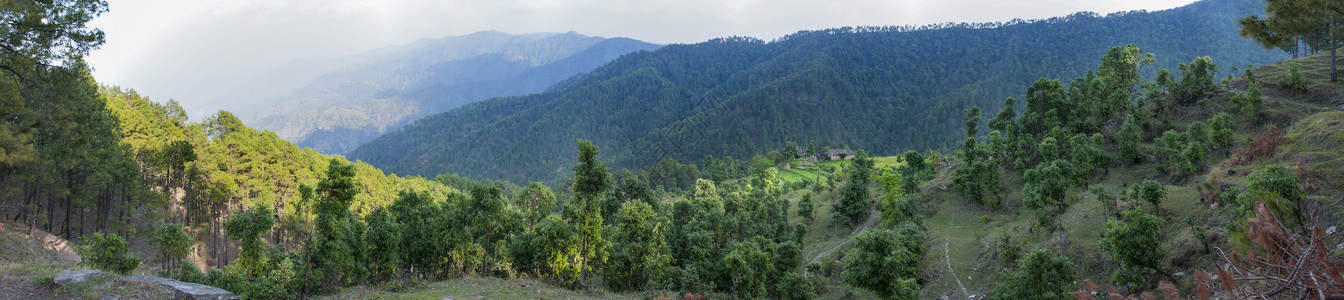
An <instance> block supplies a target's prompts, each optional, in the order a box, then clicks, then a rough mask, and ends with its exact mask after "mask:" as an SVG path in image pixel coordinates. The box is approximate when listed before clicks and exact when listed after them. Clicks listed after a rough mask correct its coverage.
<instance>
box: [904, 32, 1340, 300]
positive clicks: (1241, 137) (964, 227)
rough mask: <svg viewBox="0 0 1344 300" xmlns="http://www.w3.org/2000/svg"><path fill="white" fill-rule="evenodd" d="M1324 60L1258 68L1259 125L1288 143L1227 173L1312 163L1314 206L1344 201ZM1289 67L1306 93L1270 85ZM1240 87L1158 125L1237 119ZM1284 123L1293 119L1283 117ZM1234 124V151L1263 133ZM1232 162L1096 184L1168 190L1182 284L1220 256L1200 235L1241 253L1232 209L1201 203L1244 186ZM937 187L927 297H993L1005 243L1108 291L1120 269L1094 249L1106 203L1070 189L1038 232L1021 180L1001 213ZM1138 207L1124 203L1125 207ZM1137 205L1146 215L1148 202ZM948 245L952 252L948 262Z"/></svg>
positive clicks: (1166, 213) (1143, 166) (1169, 240)
mask: <svg viewBox="0 0 1344 300" xmlns="http://www.w3.org/2000/svg"><path fill="white" fill-rule="evenodd" d="M1326 55H1328V54H1326ZM1326 58H1328V56H1323V55H1315V56H1310V57H1306V58H1301V59H1295V60H1290V61H1285V62H1281V63H1279V64H1275V65H1270V66H1264V67H1261V68H1258V69H1256V70H1255V71H1256V74H1257V75H1258V76H1259V77H1260V81H1261V82H1262V83H1264V85H1265V87H1266V109H1265V112H1264V113H1262V114H1261V118H1262V119H1267V120H1270V121H1269V123H1279V124H1276V125H1277V126H1280V127H1283V128H1284V131H1285V142H1286V145H1284V146H1281V147H1279V150H1278V154H1277V155H1276V156H1274V157H1273V158H1271V159H1266V160H1261V161H1257V162H1253V163H1250V164H1247V165H1243V166H1235V167H1229V168H1230V169H1233V170H1234V171H1242V172H1244V171H1246V170H1260V169H1263V168H1264V166H1266V165H1268V164H1271V163H1290V162H1295V161H1298V160H1299V158H1301V159H1302V160H1303V161H1304V162H1305V164H1306V165H1309V166H1312V167H1313V168H1314V169H1315V170H1317V173H1318V176H1316V179H1314V180H1316V181H1317V182H1320V183H1321V184H1322V188H1321V189H1319V190H1316V191H1309V192H1308V193H1307V194H1308V197H1307V198H1308V199H1313V200H1317V201H1333V199H1338V198H1340V197H1341V195H1344V192H1341V191H1342V190H1344V155H1341V154H1342V153H1341V152H1342V151H1344V150H1341V149H1340V148H1339V145H1344V112H1340V111H1339V110H1340V108H1339V107H1338V106H1339V105H1340V103H1338V101H1339V100H1336V99H1340V97H1339V95H1340V94H1341V92H1344V85H1340V84H1330V83H1328V82H1327V81H1328V78H1329V77H1328V76H1327V75H1326V74H1327V73H1326V72H1328V68H1323V67H1321V66H1322V65H1325V64H1328V59H1326ZM1288 63H1301V64H1303V67H1302V71H1303V74H1304V77H1305V78H1306V79H1307V80H1308V82H1309V84H1308V86H1309V89H1310V91H1309V92H1308V93H1298V92H1294V91H1289V90H1286V89H1280V88H1279V87H1278V86H1277V85H1276V84H1274V82H1277V79H1278V76H1282V75H1285V74H1287V69H1288V68H1287V64H1288ZM1326 66H1328V65H1326ZM1244 87H1245V83H1244V82H1240V79H1237V80H1234V82H1233V85H1232V88H1231V90H1232V91H1223V92H1220V93H1219V94H1218V95H1214V97H1213V100H1212V101H1211V105H1210V107H1209V108H1207V109H1204V108H1199V107H1187V108H1184V109H1182V110H1180V111H1178V112H1176V113H1174V114H1173V119H1172V121H1171V123H1170V124H1171V125H1158V126H1159V128H1162V127H1163V126H1169V127H1175V128H1178V130H1183V127H1184V126H1185V124H1188V123H1189V122H1192V121H1195V120H1204V119H1206V118H1208V117H1210V116H1212V115H1213V114H1215V113H1216V112H1220V111H1221V112H1229V113H1230V114H1234V113H1231V112H1230V111H1231V110H1232V106H1231V104H1230V103H1227V99H1228V97H1230V96H1231V95H1232V94H1233V92H1235V91H1239V90H1241V89H1244ZM1234 115H1235V114H1234ZM1282 115H1287V116H1290V117H1288V118H1282V117H1280V116H1282ZM1302 116H1306V117H1305V118H1302V119H1300V120H1298V121H1296V122H1294V119H1296V118H1299V117H1302ZM1238 122H1239V123H1238V125H1239V127H1240V128H1238V131H1237V133H1236V134H1235V136H1234V138H1233V140H1234V141H1237V144H1240V143H1244V142H1245V141H1246V139H1247V137H1248V136H1249V135H1250V133H1252V132H1255V131H1259V130H1260V128H1261V127H1260V126H1258V124H1246V122H1245V121H1242V120H1240V119H1239V121H1238ZM1150 130H1151V129H1150ZM1161 130H1165V128H1162V129H1161ZM1151 134H1152V132H1151V131H1150V135H1151ZM1229 157H1230V155H1229V152H1228V151H1226V150H1214V151H1213V154H1212V155H1211V158H1210V160H1209V161H1208V163H1207V166H1208V167H1207V168H1206V171H1207V172H1206V173H1204V174H1199V175H1193V176H1188V177H1181V178H1172V177H1169V176H1166V175H1163V174H1161V173H1158V172H1157V171H1155V170H1154V169H1153V167H1154V166H1153V164H1151V163H1140V164H1137V165H1123V164H1119V165H1114V166H1112V167H1111V169H1110V170H1108V172H1106V173H1105V174H1094V175H1095V176H1094V177H1092V180H1091V181H1090V182H1091V183H1093V184H1099V185H1102V186H1105V187H1106V188H1108V189H1109V190H1111V191H1113V192H1117V193H1119V192H1121V191H1124V190H1125V189H1126V187H1127V185H1128V184H1132V183H1138V182H1140V181H1143V180H1145V179H1154V180H1158V181H1160V182H1162V183H1163V184H1164V185H1166V190H1167V193H1168V195H1167V198H1166V200H1165V201H1164V202H1163V203H1162V205H1161V212H1162V213H1161V216H1162V217H1163V218H1164V219H1166V220H1167V227H1166V232H1164V233H1163V236H1164V237H1166V240H1165V241H1164V244H1163V245H1161V246H1162V247H1163V248H1164V249H1166V250H1167V251H1168V253H1169V257H1168V259H1167V264H1168V266H1171V268H1172V269H1173V271H1174V272H1178V273H1177V274H1180V272H1184V273H1185V274H1187V275H1185V276H1179V275H1178V276H1177V277H1178V280H1180V281H1188V280H1190V279H1189V278H1188V277H1189V276H1188V274H1190V273H1191V271H1193V270H1194V269H1196V268H1207V266H1209V265H1213V264H1216V263H1218V262H1217V260H1216V259H1215V257H1213V256H1212V255H1208V254H1206V253H1204V252H1203V249H1202V245H1200V244H1199V242H1198V240H1197V239H1196V238H1195V237H1194V236H1195V231H1196V230H1203V231H1204V232H1205V233H1207V234H1209V235H1210V236H1211V237H1212V241H1213V242H1212V243H1211V246H1216V247H1222V248H1224V249H1228V248H1231V249H1239V248H1243V247H1244V245H1240V243H1236V242H1234V241H1232V240H1235V239H1233V238H1229V237H1227V236H1226V230H1224V226H1226V225H1227V224H1228V223H1230V222H1233V220H1235V219H1236V217H1235V216H1234V215H1233V214H1231V213H1230V209H1229V208H1226V207H1216V206H1215V207H1209V206H1205V205H1203V204H1202V202H1201V198H1200V195H1199V193H1198V192H1197V191H1196V188H1195V187H1196V185H1198V184H1200V183H1201V182H1204V181H1206V180H1207V181H1212V182H1214V183H1215V184H1216V186H1218V187H1230V186H1241V185H1243V184H1244V180H1245V179H1244V175H1237V176H1228V175H1227V174H1228V170H1227V168H1224V167H1223V166H1224V165H1225V163H1226V162H1227V161H1228V160H1229ZM932 184H933V185H934V186H935V187H937V188H935V189H934V191H933V192H931V193H929V195H928V197H929V198H930V199H932V200H930V202H929V206H930V207H935V208H936V209H931V210H935V212H933V213H932V215H931V216H930V217H928V218H927V219H926V224H927V226H928V227H929V230H930V234H929V236H930V241H929V249H930V252H929V255H928V256H926V257H925V260H924V262H923V266H924V270H925V274H926V279H927V280H928V283H927V284H926V285H925V291H924V292H925V295H926V296H929V297H934V296H935V295H948V296H952V297H953V298H960V297H964V296H963V295H961V292H960V288H959V286H958V282H957V279H960V282H961V284H963V285H965V287H966V289H968V290H969V293H970V294H973V295H984V294H986V293H988V292H989V291H990V290H991V289H993V286H994V283H995V280H996V279H997V277H998V276H999V274H1000V273H1001V272H1003V271H1005V270H1007V269H1008V268H1011V267H1013V265H1011V264H1005V263H1004V262H1003V260H1002V259H1001V257H1000V253H1001V251H1000V249H999V247H998V246H999V245H1000V244H1001V243H1003V242H1004V241H1007V243H1008V244H1015V245H1018V246H1019V247H1020V248H1021V249H1022V253H1026V252H1029V251H1031V250H1032V249H1039V248H1045V249H1051V250H1052V251H1054V252H1055V253H1066V255H1068V256H1069V257H1070V259H1072V260H1073V262H1074V263H1075V265H1077V266H1078V271H1079V274H1078V275H1079V280H1081V279H1092V280H1094V281H1097V282H1098V283H1102V284H1105V283H1108V282H1110V274H1111V272H1113V271H1114V270H1115V266H1116V263H1115V262H1113V261H1112V260H1111V259H1110V257H1108V256H1107V255H1106V254H1105V252H1103V251H1101V250H1100V249H1099V246H1098V243H1099V241H1100V238H1101V233H1102V230H1103V229H1102V228H1103V225H1104V223H1105V220H1106V219H1107V215H1108V213H1107V212H1106V210H1105V208H1104V207H1103V206H1102V205H1101V203H1100V202H1097V201H1093V199H1094V198H1095V196H1094V195H1092V194H1090V193H1086V192H1082V191H1080V190H1079V189H1073V190H1072V191H1071V193H1072V194H1073V196H1072V197H1073V199H1074V203H1073V204H1072V205H1071V206H1070V207H1069V208H1068V210H1067V211H1066V212H1065V213H1063V214H1062V215H1060V216H1059V217H1058V218H1057V223H1056V225H1055V228H1054V229H1053V230H1051V229H1048V228H1047V229H1044V230H1043V229H1042V228H1040V227H1039V226H1036V223H1037V222H1036V217H1035V214H1034V212H1031V210H1029V209H1025V208H1021V207H1020V200H1021V193H1022V191H1021V186H1022V182H1021V180H1020V178H1018V176H1017V175H1015V174H1011V173H1010V174H1005V176H1004V180H1003V185H1002V186H1003V188H1004V190H1003V191H1002V192H1003V194H1005V195H1006V198H1007V199H1008V201H1005V203H1006V204H1005V205H1006V207H1005V208H999V209H987V208H984V207H982V206H980V205H979V204H976V203H970V201H968V200H966V199H964V198H963V197H962V196H961V195H960V194H957V193H955V192H952V191H948V188H949V187H950V185H951V182H950V181H949V180H943V181H936V182H934V183H932ZM1327 203H1328V202H1327ZM1134 205H1136V204H1122V209H1125V208H1124V207H1132V206H1134ZM1141 205H1144V206H1145V207H1146V204H1141ZM1334 210H1338V208H1334ZM1338 215H1339V212H1338V211H1329V212H1327V213H1326V214H1325V215H1324V216H1322V217H1321V220H1324V221H1325V222H1326V223H1327V224H1333V223H1335V222H1330V221H1337V220H1339V219H1341V218H1340V217H1338ZM981 216H984V217H983V218H982V217H981ZM944 243H947V244H948V247H946V249H947V250H948V252H947V255H946V256H945V255H944V251H945V250H944V247H943V245H944ZM1061 250H1063V251H1061ZM949 259H950V261H951V269H952V270H953V271H955V273H956V274H957V277H956V278H954V277H952V276H950V274H949V273H950V272H949V271H948V260H949Z"/></svg>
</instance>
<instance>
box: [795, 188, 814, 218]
mask: <svg viewBox="0 0 1344 300" xmlns="http://www.w3.org/2000/svg"><path fill="white" fill-rule="evenodd" d="M814 207H816V204H813V203H812V193H807V194H803V199H802V200H798V216H799V217H803V218H806V219H807V221H808V222H812V217H814V216H815V215H813V212H812V210H813V208H814Z"/></svg>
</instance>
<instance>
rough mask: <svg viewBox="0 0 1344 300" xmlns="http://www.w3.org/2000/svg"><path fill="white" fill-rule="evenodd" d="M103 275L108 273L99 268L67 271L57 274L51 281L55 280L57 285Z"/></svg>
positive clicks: (81, 281)
mask: <svg viewBox="0 0 1344 300" xmlns="http://www.w3.org/2000/svg"><path fill="white" fill-rule="evenodd" d="M103 276H107V273H103V272H102V271H98V270H79V271H65V272H61V273H60V274H56V277H53V278H52V280H51V281H53V282H55V283H56V285H67V284H79V283H85V282H89V281H90V280H93V279H94V278H98V277H103Z"/></svg>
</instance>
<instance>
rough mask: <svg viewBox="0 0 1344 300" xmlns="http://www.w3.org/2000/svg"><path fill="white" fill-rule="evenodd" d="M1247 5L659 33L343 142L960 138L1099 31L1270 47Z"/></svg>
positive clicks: (1167, 55)
mask: <svg viewBox="0 0 1344 300" xmlns="http://www.w3.org/2000/svg"><path fill="white" fill-rule="evenodd" d="M1257 4H1259V2H1258V1H1252V0H1206V1H1201V2H1197V3H1194V4H1191V5H1188V6H1185V7H1180V8H1175V9H1171V10H1165V11H1158V12H1131V13H1122V14H1113V15H1109V16H1104V17H1103V16H1098V15H1095V14H1089V13H1078V14H1074V15H1070V16H1068V17H1060V18H1053V19H1049V20H1040V21H1034V22H1012V23H1009V24H960V25H951V24H948V25H940V26H926V27H923V28H905V27H902V28H859V29H853V28H842V29H830V30H821V31H804V32H799V33H796V34H793V35H789V36H786V37H783V38H780V39H777V40H775V41H771V42H768V43H767V42H764V41H760V40H755V39H751V38H727V39H715V40H711V41H707V42H703V43H699V44H693V45H672V46H667V47H664V48H662V49H659V50H658V51H654V52H650V53H635V54H630V55H626V56H624V57H622V58H620V59H618V60H616V61H614V62H612V63H610V64H607V65H606V66H604V67H602V68H600V69H598V70H596V71H594V72H592V73H591V74H589V75H587V76H586V77H583V78H580V79H577V80H575V81H573V82H566V83H562V85H563V88H559V89H556V90H554V91H550V92H547V93H543V94H537V95H529V96H524V97H514V98H500V99H493V100H490V101H485V102H481V103H477V104H473V105H468V106H466V107H463V108H461V109H458V110H454V111H450V112H447V113H443V114H439V115H435V116H432V117H428V118H425V119H422V120H419V121H417V122H416V123H414V124H412V125H408V126H407V127H405V128H404V129H402V130H399V131H395V132H392V133H390V134H387V135H385V136H383V137H380V138H378V139H376V140H374V141H372V142H370V143H367V144H365V145H363V146H362V147H361V148H359V149H357V150H355V151H353V152H351V153H350V156H351V157H352V158H356V159H360V160H364V161H367V162H369V163H371V164H374V165H376V166H379V167H381V168H384V169H386V170H389V171H391V172H395V173H399V174H438V173H444V172H455V173H458V174H461V175H464V176H470V177H478V178H501V179H509V180H515V181H519V180H534V179H551V178H555V177H557V176H560V175H561V174H562V173H564V171H566V170H565V166H568V165H572V164H573V162H572V161H571V160H572V158H573V157H575V153H573V152H574V150H573V149H572V148H573V147H569V145H571V144H572V143H573V142H574V140H575V139H576V138H584V139H591V140H593V141H594V142H596V143H598V144H601V145H604V149H609V150H608V151H605V152H604V154H605V155H606V158H605V159H606V160H608V161H610V162H611V164H612V166H613V167H616V168H623V167H629V168H636V167H645V166H647V165H650V164H652V163H656V162H658V161H660V160H662V159H664V158H668V157H670V158H675V159H678V160H681V161H687V162H699V161H701V160H702V159H703V157H704V156H705V155H714V156H725V155H727V156H734V157H738V158H743V157H747V156H750V155H752V154H753V153H755V152H756V151H757V150H756V149H767V148H778V147H780V146H782V145H783V144H784V143H785V142H787V141H798V142H799V143H800V144H806V143H807V142H809V141H814V142H816V143H817V144H818V145H819V146H820V145H831V144H848V145H849V146H850V147H854V148H862V149H939V148H946V147H949V146H951V145H953V143H954V142H956V141H959V140H960V139H959V138H957V136H959V135H958V134H956V133H957V132H958V131H960V130H962V129H961V127H962V126H963V125H962V124H961V120H960V119H961V114H962V112H961V110H962V109H963V108H966V107H969V106H972V105H979V106H981V107H985V108H986V109H987V110H990V111H994V110H997V109H998V108H999V107H1001V105H1002V103H1003V99H1004V98H1005V97H1008V96H1018V97H1019V98H1020V93H1021V91H1022V90H1021V87H1023V86H1028V85H1030V84H1031V82H1033V81H1035V79H1036V78H1039V77H1041V76H1050V77H1060V78H1074V77H1081V76H1082V75H1084V74H1085V73H1086V72H1088V70H1090V69H1093V68H1095V65H1096V64H1095V62H1096V58H1097V57H1100V56H1101V54H1103V53H1104V51H1105V49H1106V48H1107V47H1109V46H1116V45H1125V44H1129V43H1134V44H1137V45H1139V46H1140V47H1142V48H1143V50H1144V51H1145V52H1152V53H1155V54H1156V55H1157V57H1158V62H1157V63H1156V66H1158V67H1163V68H1167V69H1173V70H1174V69H1176V68H1175V67H1176V64H1177V63H1180V62H1188V61H1190V60H1192V59H1193V58H1195V57H1197V56H1212V57H1216V58H1217V63H1219V64H1220V65H1223V66H1228V67H1226V68H1225V69H1231V68H1230V66H1245V65H1247V64H1263V63H1268V62H1273V61H1276V60H1278V59H1282V58H1284V57H1285V54H1283V53H1281V52H1271V51H1267V50H1263V49H1261V48H1260V47H1259V46H1256V45H1255V44H1253V43H1252V42H1250V41H1247V40H1244V39H1242V38H1240V37H1238V36H1237V34H1236V30H1237V27H1236V26H1237V25H1236V24H1235V19H1236V18H1237V17H1238V16H1245V15H1251V14H1255V13H1258V12H1259V9H1260V7H1257ZM1079 49H1086V50H1079ZM1156 69H1157V68H1154V67H1146V68H1144V69H1143V70H1141V71H1142V72H1144V73H1145V74H1149V75H1151V74H1154V73H1155V72H1156ZM1220 76H1221V75H1220ZM875 154H876V155H888V154H890V153H882V152H878V153H875Z"/></svg>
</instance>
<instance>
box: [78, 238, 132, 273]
mask: <svg viewBox="0 0 1344 300" xmlns="http://www.w3.org/2000/svg"><path fill="white" fill-rule="evenodd" d="M79 241H80V243H81V244H82V245H81V246H80V247H79V254H80V256H81V257H83V258H84V261H83V262H82V264H84V265H88V266H91V267H94V268H96V269H99V270H103V271H108V272H113V273H117V274H122V275H128V274H130V273H131V271H132V270H135V268H136V267H139V266H140V258H139V257H136V256H135V254H133V253H131V251H130V250H129V249H127V248H126V239H123V238H121V236H119V235H116V234H113V233H108V234H103V233H94V234H93V235H90V236H85V237H82V238H80V239H79Z"/></svg>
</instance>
